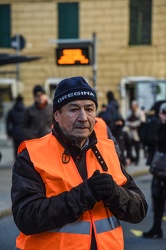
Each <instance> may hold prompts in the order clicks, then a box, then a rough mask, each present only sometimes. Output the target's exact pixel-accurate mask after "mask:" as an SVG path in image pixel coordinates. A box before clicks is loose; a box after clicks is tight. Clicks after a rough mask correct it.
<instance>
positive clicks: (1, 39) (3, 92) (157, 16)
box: [0, 0, 166, 120]
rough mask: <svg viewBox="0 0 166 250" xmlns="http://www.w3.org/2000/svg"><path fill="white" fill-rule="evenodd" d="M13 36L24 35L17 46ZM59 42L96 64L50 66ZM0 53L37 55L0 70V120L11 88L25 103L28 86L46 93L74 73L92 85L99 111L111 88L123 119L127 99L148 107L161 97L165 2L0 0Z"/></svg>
mask: <svg viewBox="0 0 166 250" xmlns="http://www.w3.org/2000/svg"><path fill="white" fill-rule="evenodd" d="M93 34H95V35H96V39H95V46H91V44H90V46H89V41H90V43H91V41H94V40H93V38H94V37H93ZM16 35H19V36H22V37H23V38H24V40H25V45H24V48H23V49H21V50H19V51H16V49H14V48H13V47H11V44H12V43H11V41H13V40H12V39H15V38H16V37H17V36H16ZM68 39H73V40H68ZM65 40H66V42H67V43H68V46H69V45H71V43H70V41H74V42H76V44H75V45H74V46H73V47H79V46H81V48H84V47H86V48H88V51H89V55H90V56H91V57H92V56H93V55H94V56H95V61H93V62H92V64H91V65H72V66H69V65H67V66H59V65H57V63H56V61H57V57H56V49H57V48H61V47H63V45H64V44H60V41H63V42H64V41H65ZM87 40H88V46H87V44H86V43H84V42H85V41H87ZM77 42H78V44H77ZM79 42H83V44H82V43H81V44H80V43H79ZM76 45H77V46H76ZM12 46H13V45H12ZM66 46H67V45H66ZM82 46H83V47H82ZM69 47H70V46H69ZM94 48H95V50H94V51H95V53H92V52H93V49H94ZM0 53H10V54H15V53H19V54H20V55H26V56H37V57H41V59H39V60H35V61H31V62H24V63H20V64H19V65H18V64H17V66H16V65H15V64H8V65H2V66H1V67H0V99H1V111H2V109H3V111H4V112H1V114H2V113H3V115H1V118H0V119H1V120H2V119H3V117H4V115H5V112H6V110H7V109H8V108H9V106H10V105H11V101H12V99H13V98H14V97H15V96H16V95H17V94H18V93H22V94H23V96H24V99H25V103H26V105H29V104H30V103H31V102H32V88H33V86H34V85H36V84H41V85H43V86H44V87H45V88H46V91H47V93H48V95H49V96H50V98H52V93H53V91H54V90H55V88H56V86H57V84H58V82H59V81H60V79H63V78H64V77H70V76H75V75H82V76H83V77H85V78H86V79H87V80H88V82H89V83H90V84H91V86H93V87H94V88H95V89H96V91H97V95H98V99H99V108H100V105H101V104H102V103H106V102H107V101H106V92H107V91H108V90H112V91H114V93H115V97H116V98H117V100H118V101H119V103H120V105H121V112H122V114H123V115H124V116H125V115H126V112H127V110H128V108H129V105H130V101H131V100H132V99H138V101H139V103H140V105H141V106H144V107H145V108H147V109H148V108H149V107H150V105H151V104H152V103H153V102H154V101H155V100H159V99H166V81H165V79H166V0H88V1H87V0H77V1H76V0H74V1H73V0H66V1H65V0H59V1H58V0H45V1H44V0H43V1H42V0H33V1H30V0H24V1H22V0H5V1H3V0H0ZM81 53H83V52H82V50H81ZM83 55H84V56H85V54H83ZM85 57H86V56H85ZM91 59H92V58H91ZM94 62H96V63H94ZM77 63H78V62H77Z"/></svg>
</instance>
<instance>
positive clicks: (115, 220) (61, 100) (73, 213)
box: [11, 77, 147, 250]
mask: <svg viewBox="0 0 166 250" xmlns="http://www.w3.org/2000/svg"><path fill="white" fill-rule="evenodd" d="M97 106H98V103H97V97H96V93H95V92H94V90H93V89H92V88H91V87H90V86H89V84H88V83H87V82H86V81H85V80H84V78H82V77H71V78H66V79H64V80H62V81H61V82H60V83H59V85H58V87H57V89H56V91H55V95H54V100H53V112H54V119H55V124H54V127H53V129H52V132H51V133H49V134H48V135H46V136H44V137H42V138H40V139H34V140H28V141H25V142H23V143H22V144H21V146H20V148H19V152H20V153H19V154H18V157H17V160H16V162H15V164H14V167H13V177H12V178H13V182H12V183H13V184H12V190H11V196H12V211H13V216H14V221H15V223H16V225H17V226H18V228H19V230H20V231H21V233H20V235H19V236H18V238H17V240H16V249H28V250H29V249H31V250H33V249H35V250H36V249H38V250H40V249H42V250H48V249H49V250H52V249H57V250H64V249H65V250H76V249H77V250H97V249H101V250H105V249H112V250H113V249H114V250H122V249H124V242H123V232H122V227H121V225H120V222H119V220H123V221H127V222H130V223H139V222H140V221H142V219H143V218H144V217H145V215H146V212H147V203H146V201H145V197H144V195H143V193H142V192H141V191H140V189H139V188H138V187H137V186H136V184H135V183H134V181H133V179H132V177H131V176H129V175H128V174H127V173H126V172H125V170H124V169H122V168H121V166H120V163H119V160H118V156H117V153H116V151H115V147H114V143H113V142H112V140H110V139H102V138H99V139H97V138H96V135H95V132H94V130H93V128H94V125H95V118H96V110H97ZM39 122H40V121H39Z"/></svg>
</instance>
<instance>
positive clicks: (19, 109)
mask: <svg viewBox="0 0 166 250" xmlns="http://www.w3.org/2000/svg"><path fill="white" fill-rule="evenodd" d="M24 112H25V106H24V102H23V97H22V96H21V95H18V96H17V98H16V99H15V103H14V105H13V107H12V109H10V110H9V112H8V114H7V116H6V133H7V135H8V137H9V138H11V139H12V140H13V144H14V157H15V158H16V156H17V149H18V146H19V145H20V143H21V142H22V141H23V140H24V139H25V135H24V132H23V129H22V124H23V117H24Z"/></svg>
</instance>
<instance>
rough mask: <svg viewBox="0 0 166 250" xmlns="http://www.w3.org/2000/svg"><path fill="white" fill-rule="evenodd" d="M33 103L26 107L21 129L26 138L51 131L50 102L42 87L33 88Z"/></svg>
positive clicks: (36, 136) (37, 136)
mask: <svg viewBox="0 0 166 250" xmlns="http://www.w3.org/2000/svg"><path fill="white" fill-rule="evenodd" d="M33 96H34V103H33V104H32V105H30V106H29V107H27V108H26V110H25V115H24V120H23V129H24V133H25V137H26V140H29V139H34V138H39V137H42V136H44V135H46V134H48V133H49V132H50V131H51V128H52V125H53V122H54V121H53V114H52V104H51V103H50V102H49V100H48V96H47V95H46V93H45V90H44V88H43V87H42V86H41V85H36V86H35V87H34V88H33Z"/></svg>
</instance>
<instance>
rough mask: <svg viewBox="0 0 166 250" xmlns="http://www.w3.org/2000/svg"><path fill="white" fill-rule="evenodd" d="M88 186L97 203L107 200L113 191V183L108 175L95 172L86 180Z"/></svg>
mask: <svg viewBox="0 0 166 250" xmlns="http://www.w3.org/2000/svg"><path fill="white" fill-rule="evenodd" d="M87 183H88V186H89V188H90V190H91V192H92V194H93V196H94V197H95V199H96V200H97V201H101V200H107V199H108V198H110V197H111V195H112V194H113V192H114V190H115V182H114V180H113V178H112V176H111V175H110V174H106V173H100V171H99V170H96V171H95V172H94V173H93V175H92V176H91V177H90V178H89V179H88V180H87Z"/></svg>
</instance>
